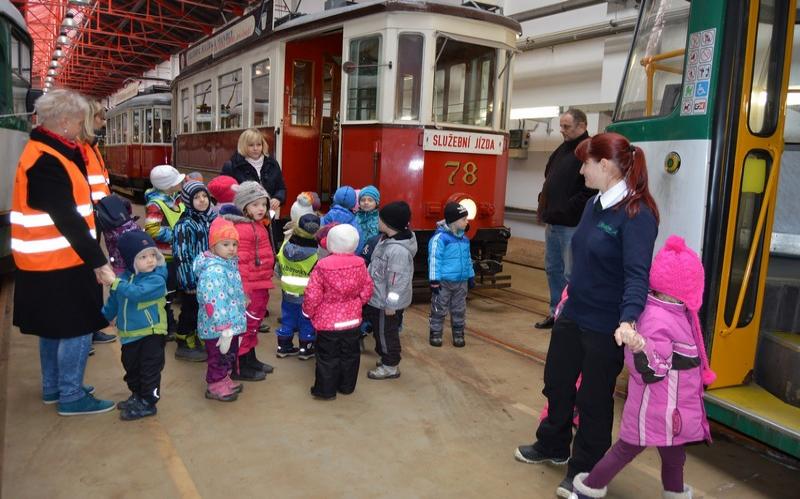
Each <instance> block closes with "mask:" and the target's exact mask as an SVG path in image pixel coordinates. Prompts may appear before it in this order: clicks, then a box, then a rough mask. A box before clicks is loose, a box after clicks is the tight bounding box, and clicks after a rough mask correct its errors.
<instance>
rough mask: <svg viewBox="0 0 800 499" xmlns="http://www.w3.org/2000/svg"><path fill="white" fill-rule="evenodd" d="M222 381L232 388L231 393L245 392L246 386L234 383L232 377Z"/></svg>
mask: <svg viewBox="0 0 800 499" xmlns="http://www.w3.org/2000/svg"><path fill="white" fill-rule="evenodd" d="M222 381H224V382H225V384H226V385H228V388H230V391H231V392H233V393H242V392H243V391H244V385H242V384H241V383H236V382H235V381H233V380H232V379H231V377H230V375H228V376H225V379H223V380H222Z"/></svg>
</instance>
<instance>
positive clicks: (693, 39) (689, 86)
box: [681, 28, 717, 116]
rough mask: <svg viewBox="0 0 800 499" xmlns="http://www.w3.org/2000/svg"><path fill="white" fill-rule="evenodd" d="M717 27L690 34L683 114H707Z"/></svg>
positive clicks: (684, 79) (682, 101)
mask: <svg viewBox="0 0 800 499" xmlns="http://www.w3.org/2000/svg"><path fill="white" fill-rule="evenodd" d="M716 38H717V29H716V28H711V29H706V30H703V31H697V32H695V33H691V34H690V35H689V55H688V56H687V58H686V71H685V74H684V78H683V82H684V83H683V94H681V116H691V115H698V114H706V113H707V112H708V94H709V93H710V92H711V74H712V73H713V69H714V42H715V41H716Z"/></svg>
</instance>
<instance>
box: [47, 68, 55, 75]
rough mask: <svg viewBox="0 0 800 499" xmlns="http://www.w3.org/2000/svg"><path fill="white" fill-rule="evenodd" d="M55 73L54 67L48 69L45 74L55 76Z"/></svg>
mask: <svg viewBox="0 0 800 499" xmlns="http://www.w3.org/2000/svg"><path fill="white" fill-rule="evenodd" d="M55 75H56V70H55V69H48V70H47V76H55Z"/></svg>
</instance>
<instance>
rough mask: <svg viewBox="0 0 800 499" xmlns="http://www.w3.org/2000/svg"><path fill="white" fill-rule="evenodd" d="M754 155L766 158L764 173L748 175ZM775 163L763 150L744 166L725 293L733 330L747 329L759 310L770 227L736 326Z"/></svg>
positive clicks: (727, 319)
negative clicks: (735, 317) (741, 293)
mask: <svg viewBox="0 0 800 499" xmlns="http://www.w3.org/2000/svg"><path fill="white" fill-rule="evenodd" d="M753 156H754V157H755V158H756V159H763V160H764V161H765V163H764V168H763V170H764V171H763V172H758V171H755V170H750V171H749V172H748V165H747V160H748V159H749V158H750V157H753ZM774 163H775V160H774V158H773V157H772V155H771V154H770V153H769V151H765V150H762V149H753V150H750V151H748V153H747V155H746V156H745V158H744V162H743V163H742V170H743V173H742V180H741V182H740V184H739V193H738V200H737V203H736V206H737V208H736V227H735V229H734V240H733V245H732V248H733V250H732V253H731V260H730V262H731V263H730V277H729V279H728V287H727V291H726V294H725V309H724V312H723V317H724V319H725V323H726V324H729V325H730V326H731V327H736V328H742V327H746V326H748V325H749V324H750V322H752V320H753V318H754V317H755V309H756V305H757V303H758V296H757V294H758V283H759V280H760V276H761V272H762V270H763V268H762V267H763V265H762V264H763V263H764V250H765V248H766V251H767V252H768V251H769V245H770V241H769V240H767V232H766V229H767V227H766V224H765V225H764V227H762V229H761V241H760V243H759V248H758V250H757V252H756V256H755V259H754V260H753V267H752V270H751V274H750V280H749V281H748V283H747V291H746V292H745V298H744V301H743V302H742V310H741V313H740V314H739V321H738V324H732V321H733V315H734V313H735V311H736V302H737V301H738V299H739V292H740V290H741V287H742V280H743V278H744V270H745V268H746V265H747V258H748V255H749V253H750V246H751V244H752V241H753V239H754V237H755V234H754V231H755V228H756V225H757V224H758V217H759V213H760V211H761V208H762V206H763V205H764V203H767V202H769V200H767V199H766V198H765V196H764V195H765V193H766V185H767V181H768V179H769V175H770V171H771V169H772V167H773V165H774ZM756 167H757V165H756V164H751V166H750V168H756ZM743 239H744V240H743ZM737 269H741V275H742V278H741V279H739V280H737V279H736V278H735V277H736V276H737V275H738V274H737V272H735V271H736V270H737Z"/></svg>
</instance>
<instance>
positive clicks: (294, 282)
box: [281, 275, 308, 287]
mask: <svg viewBox="0 0 800 499" xmlns="http://www.w3.org/2000/svg"><path fill="white" fill-rule="evenodd" d="M281 282H285V283H286V284H288V285H290V286H304V287H305V286H308V277H297V276H293V275H284V276H281Z"/></svg>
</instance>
